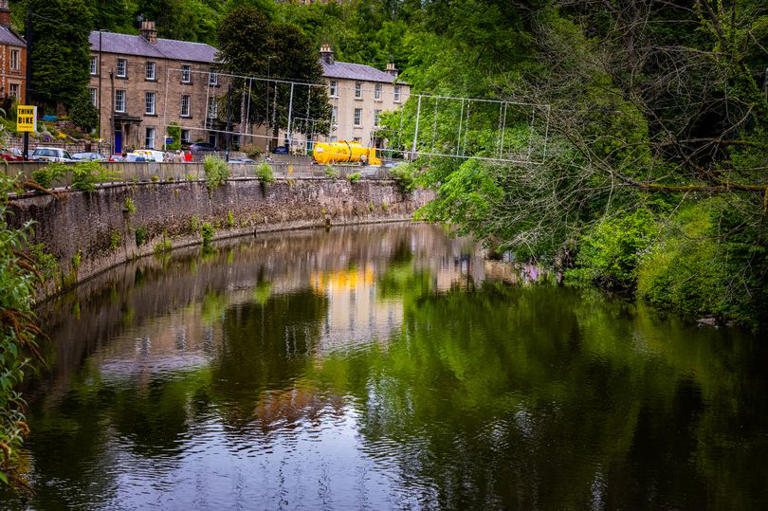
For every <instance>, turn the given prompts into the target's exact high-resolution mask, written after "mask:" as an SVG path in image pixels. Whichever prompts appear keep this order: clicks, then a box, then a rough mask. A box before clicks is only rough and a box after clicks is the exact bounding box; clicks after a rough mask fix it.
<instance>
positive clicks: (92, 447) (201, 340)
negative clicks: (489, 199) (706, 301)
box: [0, 224, 768, 510]
mask: <svg viewBox="0 0 768 511" xmlns="http://www.w3.org/2000/svg"><path fill="white" fill-rule="evenodd" d="M534 277H537V275H536V272H535V271H534V270H533V269H530V268H529V269H528V270H527V271H526V270H525V269H523V271H515V269H513V268H512V267H510V266H507V265H505V264H503V263H490V262H485V261H484V260H483V259H482V258H481V257H480V256H479V254H478V252H477V250H476V248H475V247H474V246H473V244H472V243H471V242H469V241H467V240H462V239H451V238H449V237H447V236H446V235H445V233H444V231H443V230H442V229H441V228H438V227H434V226H426V225H400V224H396V225H389V226H375V227H372V226H371V227H355V228H344V229H333V230H331V231H329V232H325V231H305V232H292V233H279V234H271V235H265V236H264V237H257V238H248V239H247V240H238V241H233V242H230V243H229V244H224V245H219V246H218V247H217V250H216V251H215V252H213V253H209V254H200V253H199V249H190V250H188V251H186V252H180V253H174V255H173V257H172V258H168V257H166V258H160V259H158V258H149V259H145V260H142V261H138V262H134V263H131V264H128V265H125V266H123V267H120V268H118V269H116V270H114V271H112V272H109V273H107V274H105V275H102V276H101V277H99V278H97V279H95V280H93V281H90V282H88V283H86V284H84V285H82V286H80V288H78V290H77V291H76V292H75V293H72V294H71V295H69V296H66V297H63V298H61V299H59V300H57V301H55V302H52V303H49V304H47V305H46V306H45V308H44V310H43V311H41V314H42V316H43V318H44V319H45V322H46V325H47V328H48V331H49V333H50V335H51V338H52V341H51V342H50V343H47V344H46V345H45V346H44V348H45V350H46V353H47V356H48V357H49V359H50V360H51V367H50V369H49V370H48V371H46V372H45V373H43V374H42V375H41V376H40V377H39V378H38V379H37V381H35V382H33V383H32V384H30V386H29V388H28V389H27V390H26V396H27V399H28V400H29V402H30V411H29V414H28V415H29V419H30V425H31V427H32V434H31V436H30V437H29V438H28V441H27V444H26V445H27V448H28V453H27V454H26V456H25V459H24V464H25V465H24V466H25V470H26V471H27V473H28V477H29V479H30V481H31V485H32V487H33V489H34V494H33V496H32V497H29V498H28V499H27V500H21V499H19V498H18V497H11V496H10V495H7V494H0V499H2V500H0V508H11V509H17V508H19V509H21V508H24V507H25V506H29V507H30V508H33V509H41V510H43V509H67V508H70V509H89V510H90V509H163V510H172V509H183V510H190V509H216V510H219V509H343V510H347V509H376V510H379V509H619V508H622V509H638V508H643V509H697V510H698V509H705V508H719V509H758V508H762V509H766V508H768V486H767V485H766V481H768V462H766V460H768V370H766V364H765V360H766V355H768V349H766V343H765V342H759V340H758V339H757V338H756V337H754V336H751V335H749V334H747V333H744V332H740V331H737V330H730V329H720V330H717V329H714V328H709V327H706V328H698V327H697V326H695V325H691V324H688V323H685V322H683V321H680V320H678V319H676V318H674V317H665V316H663V315H660V314H658V313H655V312H653V311H652V310H649V309H646V308H643V307H642V306H637V305H633V304H628V303H625V302H623V301H620V300H610V299H608V298H605V297H603V296H602V295H600V294H598V293H595V292H589V291H577V290H573V289H568V288H562V287H557V286H554V285H551V284H547V283H542V282H541V279H539V281H536V280H535V279H534ZM544 280H546V279H544Z"/></svg>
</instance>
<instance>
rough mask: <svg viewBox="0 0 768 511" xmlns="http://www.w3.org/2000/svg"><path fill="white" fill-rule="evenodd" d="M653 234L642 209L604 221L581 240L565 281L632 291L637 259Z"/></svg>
mask: <svg viewBox="0 0 768 511" xmlns="http://www.w3.org/2000/svg"><path fill="white" fill-rule="evenodd" d="M656 231H657V228H656V226H655V224H654V221H653V219H652V216H651V213H650V212H649V211H648V210H646V209H638V210H637V211H634V212H633V213H631V214H627V215H621V216H617V217H615V218H608V219H606V220H605V221H604V222H601V223H599V224H597V225H596V226H595V228H594V229H592V230H591V231H589V233H588V234H587V235H586V236H584V237H583V238H582V240H581V245H580V251H579V253H578V255H577V257H576V268H574V269H572V270H568V271H567V273H566V276H567V278H569V279H572V280H574V281H577V282H587V283H593V284H597V285H599V286H601V287H603V288H606V289H612V290H617V291H634V289H635V286H636V285H637V276H638V271H639V263H640V260H641V258H642V255H643V252H645V251H646V250H647V249H648V247H649V246H650V245H651V244H652V243H653V241H654V235H655V234H656Z"/></svg>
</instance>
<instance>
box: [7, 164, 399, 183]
mask: <svg viewBox="0 0 768 511" xmlns="http://www.w3.org/2000/svg"><path fill="white" fill-rule="evenodd" d="M46 165H47V164H46V163H43V162H9V163H8V164H7V165H4V166H2V165H0V168H3V170H4V171H5V173H6V174H7V175H9V176H14V177H15V176H24V177H26V178H31V177H32V173H33V172H35V171H36V170H38V169H41V168H44V167H45V166H46ZM66 165H67V166H73V165H74V164H70V163H68V164H66ZM102 165H103V166H104V167H105V168H107V169H108V170H109V171H110V172H111V173H113V174H116V175H117V176H118V177H116V178H115V179H113V180H110V182H153V181H154V182H160V181H185V180H197V179H205V168H204V165H203V164H202V163H156V162H104V163H102ZM258 165H259V164H250V165H245V164H229V172H230V178H231V179H238V178H240V179H242V178H255V177H256V167H257V166H258ZM269 165H270V167H272V172H273V174H274V175H275V177H277V178H291V177H297V178H299V177H301V178H307V177H316V178H320V177H325V166H323V165H313V164H307V163H302V164H291V163H274V162H273V163H270V164H269ZM335 167H336V169H337V171H338V173H339V177H341V178H346V177H347V176H348V175H349V174H351V173H354V172H359V173H360V175H361V177H364V178H368V179H386V178H388V177H389V172H388V169H386V168H384V167H353V166H335ZM53 184H54V185H55V186H57V187H62V186H69V185H70V184H71V174H67V175H65V176H63V177H62V178H61V179H59V180H57V181H56V182H55V183H53Z"/></svg>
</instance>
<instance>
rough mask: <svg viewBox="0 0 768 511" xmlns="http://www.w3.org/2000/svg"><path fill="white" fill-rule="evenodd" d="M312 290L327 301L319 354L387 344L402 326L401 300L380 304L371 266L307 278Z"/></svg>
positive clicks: (381, 301)
mask: <svg viewBox="0 0 768 511" xmlns="http://www.w3.org/2000/svg"><path fill="white" fill-rule="evenodd" d="M310 283H311V285H312V289H314V290H315V292H319V293H322V294H324V295H325V296H326V298H327V300H328V313H327V315H326V318H325V324H324V325H323V330H322V331H323V334H322V336H321V339H320V344H319V346H318V351H319V352H320V353H321V354H322V353H327V352H329V351H332V350H334V349H338V348H344V347H348V346H354V345H358V344H361V343H368V342H372V341H386V340H387V339H389V337H390V336H391V335H392V332H393V331H395V330H397V329H399V328H400V326H401V325H402V322H403V304H402V302H401V301H400V300H380V299H379V298H378V296H377V291H376V283H375V274H374V266H373V265H372V264H367V265H365V267H364V268H362V269H350V270H340V271H332V272H323V271H319V272H316V273H313V274H312V275H311V277H310Z"/></svg>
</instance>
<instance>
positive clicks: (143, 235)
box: [135, 225, 149, 247]
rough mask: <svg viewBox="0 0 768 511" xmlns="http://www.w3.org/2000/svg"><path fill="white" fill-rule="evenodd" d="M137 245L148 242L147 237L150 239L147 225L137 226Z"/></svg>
mask: <svg viewBox="0 0 768 511" xmlns="http://www.w3.org/2000/svg"><path fill="white" fill-rule="evenodd" d="M135 237H136V246H137V247H140V246H142V245H143V244H144V243H146V242H147V239H149V232H148V231H147V228H146V227H145V226H143V225H142V226H140V227H137V228H136V233H135Z"/></svg>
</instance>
